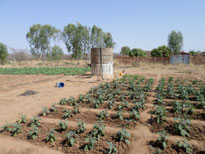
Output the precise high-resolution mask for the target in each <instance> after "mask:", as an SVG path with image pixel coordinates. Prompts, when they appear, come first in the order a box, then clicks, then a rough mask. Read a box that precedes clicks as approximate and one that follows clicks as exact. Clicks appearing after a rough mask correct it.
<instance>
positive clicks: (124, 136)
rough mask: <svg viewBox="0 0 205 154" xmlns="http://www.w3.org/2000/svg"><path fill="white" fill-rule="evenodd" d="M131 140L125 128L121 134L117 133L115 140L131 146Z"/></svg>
mask: <svg viewBox="0 0 205 154" xmlns="http://www.w3.org/2000/svg"><path fill="white" fill-rule="evenodd" d="M129 138H130V133H129V132H128V131H127V130H125V128H122V129H121V130H120V131H119V132H117V134H116V136H115V139H116V141H118V142H124V143H126V144H129Z"/></svg>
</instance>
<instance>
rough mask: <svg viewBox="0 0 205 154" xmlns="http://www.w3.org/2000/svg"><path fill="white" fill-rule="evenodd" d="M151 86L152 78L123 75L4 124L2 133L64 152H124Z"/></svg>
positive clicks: (133, 138) (127, 148) (127, 147)
mask: <svg viewBox="0 0 205 154" xmlns="http://www.w3.org/2000/svg"><path fill="white" fill-rule="evenodd" d="M152 84H153V79H150V80H145V78H143V77H139V76H131V77H130V76H127V77H126V76H125V77H124V78H123V79H120V80H114V81H113V82H111V83H105V84H102V85H99V86H98V87H94V88H92V89H91V90H90V91H89V92H88V93H87V94H86V95H80V96H79V97H78V99H75V98H73V97H70V98H69V99H65V98H63V99H61V100H60V102H59V103H58V104H53V105H52V106H51V107H50V108H46V107H43V108H42V111H41V112H40V113H39V115H38V116H37V117H33V119H26V117H25V116H23V115H22V117H21V118H20V120H19V121H17V123H16V124H5V125H4V126H3V127H2V128H3V130H2V134H3V135H11V136H14V137H16V138H20V139H23V140H28V141H29V142H31V143H34V144H37V145H40V146H48V147H50V148H52V149H56V150H59V151H62V152H65V153H84V152H87V151H89V153H108V152H110V153H117V151H118V152H119V153H126V152H127V151H129V143H130V142H131V141H132V140H135V137H134V136H132V132H133V131H134V129H135V127H136V126H138V125H139V123H140V112H141V111H143V110H144V109H145V104H146V97H147V93H146V92H148V91H150V90H151V89H152Z"/></svg>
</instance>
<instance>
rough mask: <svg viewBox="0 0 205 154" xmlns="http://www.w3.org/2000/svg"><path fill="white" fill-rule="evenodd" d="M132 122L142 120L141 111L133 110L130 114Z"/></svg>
mask: <svg viewBox="0 0 205 154" xmlns="http://www.w3.org/2000/svg"><path fill="white" fill-rule="evenodd" d="M129 119H131V120H134V121H137V120H139V119H140V114H139V111H137V110H135V109H132V111H131V112H130V118H129Z"/></svg>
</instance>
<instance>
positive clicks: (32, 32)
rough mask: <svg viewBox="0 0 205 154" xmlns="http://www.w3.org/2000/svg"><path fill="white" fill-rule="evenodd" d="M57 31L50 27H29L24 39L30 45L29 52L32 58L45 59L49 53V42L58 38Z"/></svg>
mask: <svg viewBox="0 0 205 154" xmlns="http://www.w3.org/2000/svg"><path fill="white" fill-rule="evenodd" d="M58 33H59V30H57V29H56V28H55V27H52V26H51V25H40V24H35V25H33V26H32V27H30V29H29V32H28V33H27V34H26V38H27V40H28V42H29V45H30V48H31V50H30V52H31V54H32V55H34V56H40V57H41V58H43V59H44V58H45V56H46V55H48V53H49V51H50V41H51V39H54V40H55V38H56V37H57V36H58Z"/></svg>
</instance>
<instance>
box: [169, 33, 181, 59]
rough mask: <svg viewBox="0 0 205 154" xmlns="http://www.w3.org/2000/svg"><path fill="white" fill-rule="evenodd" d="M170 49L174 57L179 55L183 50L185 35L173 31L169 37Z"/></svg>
mask: <svg viewBox="0 0 205 154" xmlns="http://www.w3.org/2000/svg"><path fill="white" fill-rule="evenodd" d="M168 47H169V48H170V49H171V51H172V53H173V55H177V54H179V52H180V51H181V50H182V48H183V35H182V33H181V32H176V31H172V32H171V33H170V34H169V36H168Z"/></svg>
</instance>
